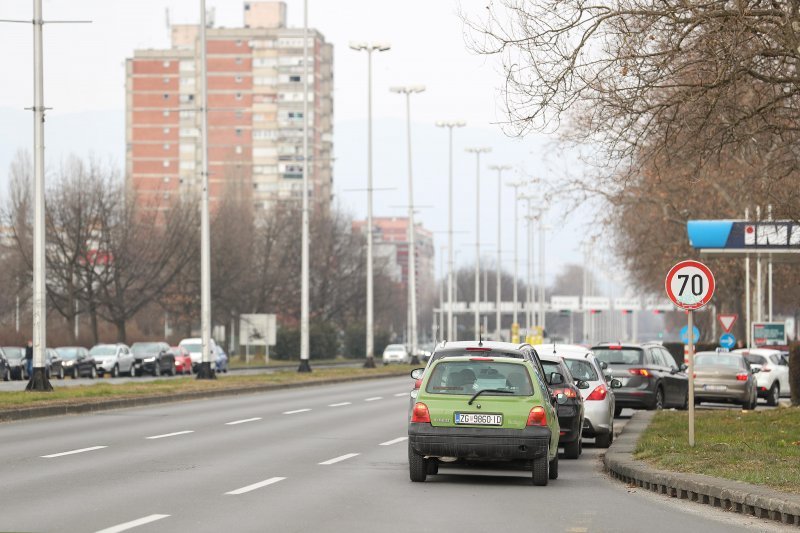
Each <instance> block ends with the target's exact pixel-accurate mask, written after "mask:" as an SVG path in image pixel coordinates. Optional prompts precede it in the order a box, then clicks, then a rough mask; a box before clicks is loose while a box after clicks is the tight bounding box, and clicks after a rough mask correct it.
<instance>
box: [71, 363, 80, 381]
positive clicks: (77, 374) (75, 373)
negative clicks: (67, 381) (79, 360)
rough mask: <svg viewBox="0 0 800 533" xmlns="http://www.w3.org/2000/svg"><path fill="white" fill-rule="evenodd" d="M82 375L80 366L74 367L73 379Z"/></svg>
mask: <svg viewBox="0 0 800 533" xmlns="http://www.w3.org/2000/svg"><path fill="white" fill-rule="evenodd" d="M79 377H80V372H78V367H77V366H76V367H73V368H72V379H78V378H79Z"/></svg>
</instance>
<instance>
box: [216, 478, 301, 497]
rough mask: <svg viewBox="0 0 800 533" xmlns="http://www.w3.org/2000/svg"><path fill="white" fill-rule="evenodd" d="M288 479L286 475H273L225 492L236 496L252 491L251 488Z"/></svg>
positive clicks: (254, 488) (258, 487)
mask: <svg viewBox="0 0 800 533" xmlns="http://www.w3.org/2000/svg"><path fill="white" fill-rule="evenodd" d="M284 479H286V478H285V477H271V478H269V479H265V480H264V481H259V482H258V483H253V484H252V485H247V486H246V487H242V488H241V489H236V490H232V491H230V492H226V493H225V494H233V495H234V496H236V495H238V494H244V493H245V492H250V491H251V490H256V489H260V488H261V487H266V486H267V485H272V484H273V483H277V482H278V481H283V480H284Z"/></svg>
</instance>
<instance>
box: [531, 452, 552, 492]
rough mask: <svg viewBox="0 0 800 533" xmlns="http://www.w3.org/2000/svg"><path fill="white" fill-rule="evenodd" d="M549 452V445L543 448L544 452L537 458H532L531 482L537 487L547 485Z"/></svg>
mask: <svg viewBox="0 0 800 533" xmlns="http://www.w3.org/2000/svg"><path fill="white" fill-rule="evenodd" d="M549 454H550V447H549V446H548V447H546V448H545V453H544V455H543V456H541V457H539V458H538V459H534V460H533V484H534V485H536V486H537V487H544V486H545V485H547V480H548V478H549V474H550V472H549V470H550V468H549V467H550V459H549V458H548V457H547V456H548V455H549Z"/></svg>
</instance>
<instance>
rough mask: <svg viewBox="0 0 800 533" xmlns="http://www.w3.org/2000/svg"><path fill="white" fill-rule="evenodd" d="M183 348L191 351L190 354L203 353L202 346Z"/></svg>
mask: <svg viewBox="0 0 800 533" xmlns="http://www.w3.org/2000/svg"><path fill="white" fill-rule="evenodd" d="M183 347H184V348H186V349H187V350H189V353H200V352H202V351H203V345H202V344H184V345H183Z"/></svg>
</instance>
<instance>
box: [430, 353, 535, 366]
mask: <svg viewBox="0 0 800 533" xmlns="http://www.w3.org/2000/svg"><path fill="white" fill-rule="evenodd" d="M476 359H477V361H476V362H482V361H483V358H482V357H481V356H480V355H457V356H453V357H446V358H445V357H442V358H441V359H437V360H436V361H434V363H433V364H435V365H438V364H439V363H441V362H448V363H451V362H454V361H455V362H463V361H475V360H476ZM488 359H490V360H491V361H499V362H501V363H515V364H521V365H523V364H525V362H526V360H525V359H520V358H517V357H505V356H502V355H493V356H491V357H489V358H487V360H486V361H485V362H491V361H489V360H488Z"/></svg>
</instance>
